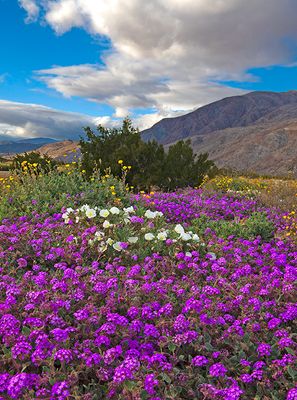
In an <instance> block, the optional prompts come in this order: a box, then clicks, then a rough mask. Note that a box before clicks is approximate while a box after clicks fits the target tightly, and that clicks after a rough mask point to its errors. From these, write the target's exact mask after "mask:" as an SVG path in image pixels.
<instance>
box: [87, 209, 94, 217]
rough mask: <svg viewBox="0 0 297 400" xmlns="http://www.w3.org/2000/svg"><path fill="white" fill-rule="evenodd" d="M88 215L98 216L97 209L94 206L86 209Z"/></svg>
mask: <svg viewBox="0 0 297 400" xmlns="http://www.w3.org/2000/svg"><path fill="white" fill-rule="evenodd" d="M86 216H87V217H88V218H94V217H96V211H95V210H94V209H93V208H89V209H88V210H86Z"/></svg>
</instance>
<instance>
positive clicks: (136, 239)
mask: <svg viewBox="0 0 297 400" xmlns="http://www.w3.org/2000/svg"><path fill="white" fill-rule="evenodd" d="M137 241H138V237H137V236H131V237H128V242H129V243H136V242H137Z"/></svg>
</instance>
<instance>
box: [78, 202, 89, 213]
mask: <svg viewBox="0 0 297 400" xmlns="http://www.w3.org/2000/svg"><path fill="white" fill-rule="evenodd" d="M89 208H90V206H88V205H87V204H84V205H83V206H81V207H80V211H82V212H85V211H87V210H88V209H89Z"/></svg>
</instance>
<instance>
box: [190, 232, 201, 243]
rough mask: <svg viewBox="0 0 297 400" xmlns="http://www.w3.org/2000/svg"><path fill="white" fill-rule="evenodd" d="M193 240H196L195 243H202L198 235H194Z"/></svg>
mask: <svg viewBox="0 0 297 400" xmlns="http://www.w3.org/2000/svg"><path fill="white" fill-rule="evenodd" d="M192 239H193V240H194V242H199V241H200V237H199V236H198V235H197V233H194V235H193V237H192Z"/></svg>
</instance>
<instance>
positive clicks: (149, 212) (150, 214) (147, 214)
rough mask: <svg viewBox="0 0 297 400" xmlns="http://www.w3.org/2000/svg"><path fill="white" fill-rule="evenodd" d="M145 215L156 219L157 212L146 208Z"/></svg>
mask: <svg viewBox="0 0 297 400" xmlns="http://www.w3.org/2000/svg"><path fill="white" fill-rule="evenodd" d="M144 216H145V217H146V218H149V219H154V218H156V213H155V212H154V211H151V210H146V212H145V213H144Z"/></svg>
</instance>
